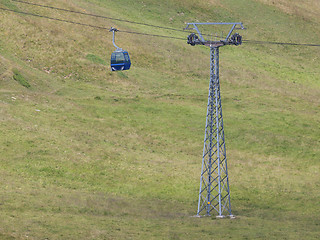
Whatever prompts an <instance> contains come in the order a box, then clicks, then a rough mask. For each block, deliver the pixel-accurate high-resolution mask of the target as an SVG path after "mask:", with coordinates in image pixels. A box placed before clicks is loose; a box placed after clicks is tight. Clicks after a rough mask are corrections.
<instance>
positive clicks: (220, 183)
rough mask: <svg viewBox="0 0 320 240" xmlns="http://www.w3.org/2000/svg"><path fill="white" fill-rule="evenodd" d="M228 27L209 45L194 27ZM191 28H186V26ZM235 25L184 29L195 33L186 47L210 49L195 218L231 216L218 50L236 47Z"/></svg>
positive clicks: (189, 24)
mask: <svg viewBox="0 0 320 240" xmlns="http://www.w3.org/2000/svg"><path fill="white" fill-rule="evenodd" d="M210 24H211V25H232V27H231V30H230V31H229V33H228V34H227V36H226V38H225V39H224V40H220V41H216V42H212V41H206V40H205V39H204V38H203V35H202V34H201V32H200V30H199V28H198V26H197V25H210ZM191 25H192V26H193V28H190V26H191ZM236 25H240V26H241V29H243V25H242V23H188V24H187V27H186V29H189V30H190V29H193V30H196V31H197V33H198V34H199V36H200V38H199V37H198V36H196V35H195V34H194V33H193V34H190V35H189V37H188V43H189V44H191V45H192V46H194V45H198V44H199V45H200V44H201V45H206V46H210V60H211V63H210V83H209V95H208V104H207V115H206V127H205V135H204V146H203V154H202V168H201V176H200V190H199V201H198V211H197V216H202V215H205V216H211V215H212V214H213V212H214V213H215V214H218V215H217V217H218V218H223V217H224V216H225V215H228V216H230V217H233V215H232V213H231V201H230V188H229V177H228V167H227V154H226V146H225V136H224V126H223V117H222V106H221V94H220V79H219V48H220V47H221V46H224V45H240V44H241V36H240V35H239V34H234V35H233V36H231V34H232V32H233V30H234V29H235V27H236Z"/></svg>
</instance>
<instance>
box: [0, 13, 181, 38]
mask: <svg viewBox="0 0 320 240" xmlns="http://www.w3.org/2000/svg"><path fill="white" fill-rule="evenodd" d="M0 10H4V11H9V12H14V13H20V14H24V15H29V16H34V17H41V18H46V19H50V20H55V21H59V22H65V23H71V24H77V25H81V26H86V27H92V28H97V29H104V30H109V28H106V27H101V26H96V25H91V24H87V23H80V22H75V21H70V20H64V19H60V18H53V17H48V16H43V15H39V14H35V13H28V12H22V11H17V10H12V9H6V8H2V7H0ZM119 32H122V33H129V34H137V35H144V36H151V37H161V38H170V39H177V40H185V38H178V37H172V36H164V35H157V34H149V33H141V32H133V31H124V30H119Z"/></svg>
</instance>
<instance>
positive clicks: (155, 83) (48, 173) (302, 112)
mask: <svg viewBox="0 0 320 240" xmlns="http://www.w3.org/2000/svg"><path fill="white" fill-rule="evenodd" d="M32 2H34V3H41V4H44V5H50V6H56V7H62V8H67V9H71V10H75V11H82V12H85V13H92V14H98V15H104V16H110V17H112V18H121V19H126V20H130V21H137V22H145V23H148V24H155V25H161V26H166V27H173V28H178V29H182V28H183V27H185V23H186V22H193V21H199V22H206V21H212V22H215V21H223V22H227V21H242V22H243V23H244V25H245V27H246V28H247V30H245V31H241V34H242V35H243V37H244V38H245V39H251V40H262V41H264V40H266V41H283V42H301V43H318V44H319V39H320V31H319V30H320V27H319V26H320V25H319V23H320V18H319V14H317V11H316V9H319V4H318V3H317V1H312V0H309V1H306V3H308V4H305V3H303V4H300V3H299V4H298V2H299V1H289V0H281V1H277V2H276V3H274V2H273V1H267V0H224V1H222V0H211V1H196V2H195V1H191V0H190V1H189V0H188V1H180V0H170V1H169V0H165V1H160V2H159V1H155V0H145V1H132V0H118V1H111V0H77V1H76V0H70V1H63V0H56V1H48V0H42V1H40V0H33V1H32ZM0 7H3V8H9V9H13V10H20V11H28V12H32V13H35V14H40V15H46V16H50V17H54V18H60V19H66V20H69V21H75V22H83V23H86V24H91V25H97V26H103V27H107V28H109V27H111V26H114V27H117V28H119V29H120V30H127V31H135V32H142V33H149V34H159V35H170V36H175V37H183V38H184V37H186V36H187V35H188V33H183V32H171V31H169V30H165V29H158V28H151V27H146V26H142V25H136V24H132V23H127V22H119V21H114V20H108V19H101V18H93V17H88V16H83V15H77V14H72V13H66V12H61V11H57V10H52V9H46V8H39V7H36V6H30V5H26V4H22V3H17V2H14V1H10V0H0ZM0 12H1V14H0V136H1V137H0V152H1V155H0V179H1V180H0V183H1V184H0V215H1V221H0V239H27V238H28V239H198V238H205V239H224V238H231V239H318V238H319V235H320V231H319V224H320V218H319V214H320V210H319V198H320V191H319V187H320V177H319V171H320V162H319V160H320V140H319V139H320V138H319V136H320V129H319V126H320V69H319V65H320V64H319V63H320V59H319V56H320V48H319V47H301V46H278V45H254V44H249V43H247V44H243V45H241V46H239V47H231V46H230V47H224V48H221V51H220V79H221V91H222V92H221V94H222V105H223V114H224V124H225V134H226V147H227V157H228V166H229V178H230V188H231V204H232V210H233V214H234V215H236V216H237V218H236V219H235V220H230V219H223V220H216V219H215V217H212V218H201V219H199V218H192V217H191V216H194V215H195V214H196V208H197V200H198V196H197V195H198V190H199V189H198V188H199V177H200V171H201V169H200V168H201V160H202V159H201V154H202V147H203V134H204V125H205V113H206V104H207V95H208V79H209V64H210V63H209V49H208V48H206V47H201V46H197V47H191V46H189V45H187V44H186V41H182V40H174V39H163V38H156V37H149V36H142V35H134V34H127V33H121V32H119V33H118V34H117V36H116V40H117V45H119V46H120V47H122V48H124V49H126V50H128V51H129V52H130V56H131V60H132V68H131V69H130V71H124V72H111V71H110V67H109V64H110V62H109V58H110V54H111V52H112V51H113V50H114V47H113V45H112V41H111V40H112V35H111V34H110V33H109V32H108V31H107V30H106V31H104V30H99V29H94V28H89V27H84V26H78V25H74V24H68V23H61V22H57V21H53V20H48V19H43V18H36V17H32V16H26V15H23V14H16V13H11V12H5V11H2V10H0ZM203 31H206V32H208V33H211V34H217V33H218V34H220V32H221V31H220V29H219V30H217V29H208V28H207V29H203Z"/></svg>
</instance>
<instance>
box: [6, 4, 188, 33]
mask: <svg viewBox="0 0 320 240" xmlns="http://www.w3.org/2000/svg"><path fill="white" fill-rule="evenodd" d="M11 1H13V2H19V3H24V4H29V5H33V6H38V7H43V8H50V9H54V10H59V11H64V12H70V13H76V14H82V15H86V16H90V17H97V18H104V19H110V20H114V21H120V22H127V23H133V24H137V25H144V26H148V27H153V28H162V29H166V30H171V31H178V32H185V31H184V30H182V29H176V28H171V27H163V26H157V25H152V24H148V23H141V22H135V21H130V20H125V19H119V18H113V17H106V16H101V15H96V14H91V13H85V12H79V11H74V10H69V9H65V8H58V7H52V6H47V5H42V4H38V3H31V2H25V1H20V0H11Z"/></svg>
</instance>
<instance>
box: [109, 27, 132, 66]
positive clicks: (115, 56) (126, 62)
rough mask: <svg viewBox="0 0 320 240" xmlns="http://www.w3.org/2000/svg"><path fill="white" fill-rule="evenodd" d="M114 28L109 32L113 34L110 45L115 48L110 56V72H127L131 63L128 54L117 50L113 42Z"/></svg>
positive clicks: (120, 49) (115, 30)
mask: <svg viewBox="0 0 320 240" xmlns="http://www.w3.org/2000/svg"><path fill="white" fill-rule="evenodd" d="M117 31H118V30H117V29H116V28H111V29H110V32H113V38H112V43H113V45H114V46H115V47H116V50H115V51H114V52H113V53H112V54H111V65H110V66H111V71H122V70H129V69H130V67H131V61H130V56H129V53H128V52H127V51H126V50H122V48H119V47H118V46H117V45H116V44H115V41H114V38H115V32H117Z"/></svg>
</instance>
